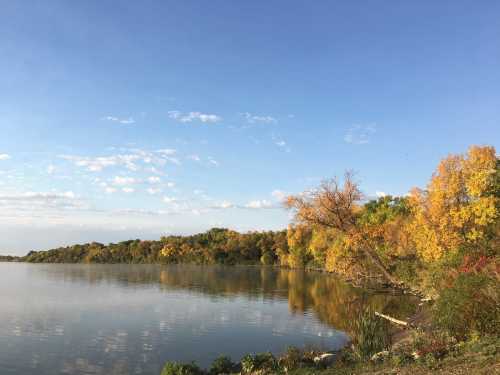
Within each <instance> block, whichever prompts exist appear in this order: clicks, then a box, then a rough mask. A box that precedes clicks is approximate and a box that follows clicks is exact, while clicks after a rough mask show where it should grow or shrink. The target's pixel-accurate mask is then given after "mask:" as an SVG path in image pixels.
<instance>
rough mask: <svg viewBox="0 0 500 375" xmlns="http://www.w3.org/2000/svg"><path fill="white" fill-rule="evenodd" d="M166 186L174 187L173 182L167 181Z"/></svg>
mask: <svg viewBox="0 0 500 375" xmlns="http://www.w3.org/2000/svg"><path fill="white" fill-rule="evenodd" d="M167 187H168V188H173V187H175V182H167Z"/></svg>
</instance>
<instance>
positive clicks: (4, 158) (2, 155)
mask: <svg viewBox="0 0 500 375" xmlns="http://www.w3.org/2000/svg"><path fill="white" fill-rule="evenodd" d="M8 159H10V155H8V154H0V160H8Z"/></svg>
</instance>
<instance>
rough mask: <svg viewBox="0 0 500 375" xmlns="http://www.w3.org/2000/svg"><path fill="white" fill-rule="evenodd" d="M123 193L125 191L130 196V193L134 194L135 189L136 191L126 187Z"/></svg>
mask: <svg viewBox="0 0 500 375" xmlns="http://www.w3.org/2000/svg"><path fill="white" fill-rule="evenodd" d="M122 191H123V192H124V193H127V194H129V193H133V192H134V191H135V189H134V188H131V187H124V188H122Z"/></svg>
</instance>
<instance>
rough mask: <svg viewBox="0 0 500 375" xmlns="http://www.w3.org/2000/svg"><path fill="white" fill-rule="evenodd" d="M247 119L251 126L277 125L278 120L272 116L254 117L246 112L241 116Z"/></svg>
mask: <svg viewBox="0 0 500 375" xmlns="http://www.w3.org/2000/svg"><path fill="white" fill-rule="evenodd" d="M241 115H242V116H244V117H245V119H246V120H247V122H248V123H249V124H255V123H261V124H276V123H277V122H278V120H277V119H276V118H275V117H272V116H268V115H265V116H262V115H254V114H251V113H249V112H245V113H242V114H241Z"/></svg>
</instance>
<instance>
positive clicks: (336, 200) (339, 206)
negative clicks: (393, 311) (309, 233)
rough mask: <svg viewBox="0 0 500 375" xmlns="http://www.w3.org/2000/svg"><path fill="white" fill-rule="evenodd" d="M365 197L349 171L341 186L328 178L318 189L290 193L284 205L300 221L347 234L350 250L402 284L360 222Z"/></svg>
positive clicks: (392, 280)
mask: <svg viewBox="0 0 500 375" xmlns="http://www.w3.org/2000/svg"><path fill="white" fill-rule="evenodd" d="M362 199H363V194H362V193H361V191H360V189H359V186H358V184H357V183H356V182H355V181H354V179H353V175H352V173H351V172H346V174H345V176H344V182H343V184H342V185H341V184H340V183H339V182H338V180H337V179H336V178H333V179H330V180H326V181H324V182H322V183H321V185H320V186H319V187H318V188H317V189H314V190H311V191H307V192H304V193H302V194H299V195H296V196H293V195H292V196H289V197H288V198H287V200H286V201H285V205H286V207H288V208H289V209H292V210H294V212H295V220H296V221H297V222H298V223H302V224H304V225H309V226H311V227H322V228H330V229H333V230H336V231H338V232H339V234H340V235H343V236H344V238H345V241H346V244H347V246H348V249H349V251H350V252H351V253H352V254H353V255H354V256H357V255H358V254H359V253H361V254H362V255H364V256H365V257H366V258H368V259H369V260H370V262H371V263H372V264H373V265H374V266H375V267H376V268H377V269H378V271H379V272H380V273H381V274H382V275H383V277H384V278H385V279H386V280H387V282H389V283H390V284H393V285H399V284H400V282H399V281H397V280H396V278H395V277H394V276H392V275H391V273H390V272H389V270H388V269H387V267H386V266H385V265H384V264H383V262H382V260H381V259H380V257H379V256H378V254H377V252H376V251H375V246H374V244H373V243H371V241H370V236H369V235H367V232H366V229H368V228H370V227H369V226H368V227H367V226H362V225H358V219H359V217H360V213H361V210H362V206H361V201H362Z"/></svg>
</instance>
